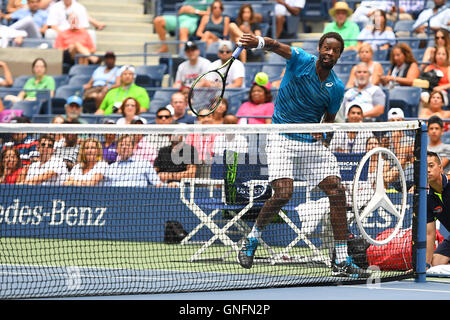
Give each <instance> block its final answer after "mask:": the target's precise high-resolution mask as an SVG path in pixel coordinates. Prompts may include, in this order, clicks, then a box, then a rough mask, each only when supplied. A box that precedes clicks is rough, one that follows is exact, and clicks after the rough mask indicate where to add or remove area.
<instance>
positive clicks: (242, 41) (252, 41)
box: [237, 33, 259, 49]
mask: <svg viewBox="0 0 450 320" xmlns="http://www.w3.org/2000/svg"><path fill="white" fill-rule="evenodd" d="M258 43H259V40H258V38H256V37H255V36H254V35H252V34H251V33H244V34H243V35H242V36H241V37H240V38H239V40H238V42H237V44H238V45H241V46H242V47H243V48H246V49H252V48H256V47H258Z"/></svg>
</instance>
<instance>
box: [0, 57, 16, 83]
mask: <svg viewBox="0 0 450 320" xmlns="http://www.w3.org/2000/svg"><path fill="white" fill-rule="evenodd" d="M0 69H3V77H0V87H10V86H12V85H13V83H14V80H13V76H12V73H11V70H9V67H8V64H7V63H6V62H4V61H0Z"/></svg>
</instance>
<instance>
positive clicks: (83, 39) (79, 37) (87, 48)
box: [53, 13, 99, 65]
mask: <svg viewBox="0 0 450 320" xmlns="http://www.w3.org/2000/svg"><path fill="white" fill-rule="evenodd" d="M68 20H69V23H70V28H69V29H67V30H64V31H60V32H58V35H57V36H56V39H55V43H54V45H53V46H54V47H55V48H57V49H61V50H64V62H66V63H69V64H72V65H73V64H74V63H75V56H76V55H77V54H82V55H86V56H89V55H91V54H93V53H94V52H95V51H96V50H97V49H96V47H95V44H94V42H93V41H92V38H91V36H90V35H89V33H88V31H87V29H85V28H79V23H78V17H77V15H76V14H75V13H71V14H70V15H69V18H68ZM98 61H99V58H98V57H96V56H89V57H82V58H79V60H78V63H79V64H88V63H89V62H92V63H97V62H98Z"/></svg>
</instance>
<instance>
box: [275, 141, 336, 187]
mask: <svg viewBox="0 0 450 320" xmlns="http://www.w3.org/2000/svg"><path fill="white" fill-rule="evenodd" d="M266 152H267V165H268V169H269V181H274V180H277V179H281V178H290V179H293V180H303V181H307V182H308V184H309V185H310V186H311V187H315V186H317V185H318V184H319V183H320V182H322V181H323V180H324V179H325V178H326V177H329V176H336V177H339V178H340V177H341V175H340V173H339V167H338V163H337V160H336V157H335V156H334V155H333V153H332V152H331V151H330V150H329V149H328V148H326V147H325V146H324V145H323V144H322V142H320V141H317V142H313V143H309V142H302V141H296V140H291V139H288V138H286V136H284V135H282V134H279V133H274V134H270V135H268V137H267V144H266Z"/></svg>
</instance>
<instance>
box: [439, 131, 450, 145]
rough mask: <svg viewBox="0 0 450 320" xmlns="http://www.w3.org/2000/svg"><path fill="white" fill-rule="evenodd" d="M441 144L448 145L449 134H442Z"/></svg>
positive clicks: (449, 141)
mask: <svg viewBox="0 0 450 320" xmlns="http://www.w3.org/2000/svg"><path fill="white" fill-rule="evenodd" d="M441 140H442V143H445V144H450V132H448V131H447V132H444V134H443V135H442V137H441Z"/></svg>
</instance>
